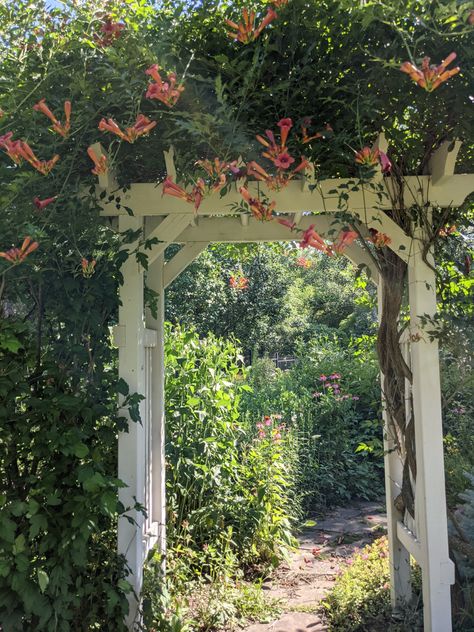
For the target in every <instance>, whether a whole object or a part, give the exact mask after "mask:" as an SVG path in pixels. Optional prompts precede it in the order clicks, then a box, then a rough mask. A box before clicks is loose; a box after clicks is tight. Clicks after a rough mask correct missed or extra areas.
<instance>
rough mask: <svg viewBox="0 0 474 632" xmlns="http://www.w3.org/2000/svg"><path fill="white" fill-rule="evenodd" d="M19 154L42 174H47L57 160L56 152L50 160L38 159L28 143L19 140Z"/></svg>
mask: <svg viewBox="0 0 474 632" xmlns="http://www.w3.org/2000/svg"><path fill="white" fill-rule="evenodd" d="M20 154H21V156H22V158H24V159H25V160H26V161H27V162H29V163H30V165H31V166H32V167H33V168H34V169H36V171H39V172H40V173H42V174H43V175H44V176H47V175H48V173H49V172H50V171H51V169H52V168H53V167H54V165H55V164H56V163H57V162H58V160H59V155H58V154H55V155H54V156H53V157H52V158H51V160H39V159H38V158H37V157H36V156H35V154H34V152H33V150H32V149H31V147H30V146H29V145H28V143H25V142H24V141H22V142H21V148H20Z"/></svg>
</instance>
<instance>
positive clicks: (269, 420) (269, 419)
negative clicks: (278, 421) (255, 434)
mask: <svg viewBox="0 0 474 632" xmlns="http://www.w3.org/2000/svg"><path fill="white" fill-rule="evenodd" d="M263 421H264V423H265V425H266V426H271V425H272V418H271V417H264V418H263Z"/></svg>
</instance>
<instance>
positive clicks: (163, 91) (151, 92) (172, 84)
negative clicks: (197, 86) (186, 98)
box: [145, 64, 184, 108]
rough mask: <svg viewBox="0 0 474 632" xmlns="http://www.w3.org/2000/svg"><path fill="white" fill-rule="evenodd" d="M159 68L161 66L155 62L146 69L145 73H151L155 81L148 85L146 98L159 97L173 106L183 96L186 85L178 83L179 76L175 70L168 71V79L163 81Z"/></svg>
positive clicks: (166, 103)
mask: <svg viewBox="0 0 474 632" xmlns="http://www.w3.org/2000/svg"><path fill="white" fill-rule="evenodd" d="M159 70H160V67H159V66H158V64H153V66H150V67H149V68H148V69H147V70H145V74H147V75H150V77H151V78H152V79H153V80H154V82H155V83H150V84H149V85H148V90H147V92H146V98H147V99H158V101H161V102H162V103H164V104H165V105H167V106H168V107H169V108H171V107H173V105H175V104H176V102H177V101H178V99H179V97H180V96H181V93H182V92H183V90H184V86H183V85H178V86H177V85H176V82H177V76H176V73H174V72H170V73H168V77H167V78H166V81H163V79H162V78H161V75H160V73H159Z"/></svg>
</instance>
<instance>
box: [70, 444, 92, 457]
mask: <svg viewBox="0 0 474 632" xmlns="http://www.w3.org/2000/svg"><path fill="white" fill-rule="evenodd" d="M72 453H73V454H74V456H77V458H78V459H83V458H84V457H85V456H87V455H88V454H89V448H88V447H87V446H86V444H85V443H76V445H74V446H73V447H72Z"/></svg>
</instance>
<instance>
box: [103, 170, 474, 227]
mask: <svg viewBox="0 0 474 632" xmlns="http://www.w3.org/2000/svg"><path fill="white" fill-rule="evenodd" d="M439 160H441V159H439ZM433 164H436V161H435V162H434V163H433ZM404 182H405V185H404V198H405V199H404V204H405V206H406V207H407V208H408V207H411V206H413V205H414V204H417V205H420V206H426V205H430V206H440V207H448V206H455V207H457V206H460V205H461V204H463V202H464V200H465V198H466V197H467V196H468V195H469V194H470V193H472V192H473V191H474V174H457V175H449V176H444V177H443V178H442V179H441V180H436V179H435V180H433V177H432V176H430V175H425V176H407V177H405V179H404ZM374 183H375V184H380V183H382V186H383V189H384V190H385V194H384V195H382V199H379V195H378V192H377V191H376V190H374V189H373V188H372V187H370V186H362V185H361V186H359V187H358V190H356V191H353V190H351V187H353V186H354V184H355V179H347V178H329V179H326V180H321V181H319V182H318V186H317V187H316V188H315V189H314V190H313V191H309V190H302V181H301V180H299V181H296V180H295V181H292V182H290V183H289V184H288V186H286V187H285V188H284V189H282V190H281V191H272V190H270V189H268V187H266V185H263V184H262V183H258V182H249V183H248V189H249V191H250V193H251V194H253V195H255V196H258V195H259V192H260V193H261V194H263V195H265V196H266V197H267V198H268V199H269V200H274V201H275V202H276V209H277V210H278V212H280V213H298V212H303V213H304V212H315V213H321V212H325V213H336V212H338V211H340V193H347V196H348V197H347V200H346V205H347V206H346V208H347V209H348V210H349V211H351V212H352V211H353V212H359V213H362V212H367V213H370V212H371V211H372V210H373V209H378V210H390V209H391V208H392V202H391V197H390V195H388V193H389V191H391V192H392V193H395V191H394V190H393V184H392V182H391V179H390V178H382V179H377V178H376V179H375V181H374ZM100 204H101V205H102V209H103V210H102V214H103V215H118V214H121V213H125V211H123V212H122V211H118V210H117V208H116V206H115V202H114V201H112V202H108V201H107V199H105V200H102V201H100ZM123 204H124V205H126V206H128V207H130V208H131V209H132V210H133V213H134V215H136V216H160V215H182V214H187V215H189V216H190V217H192V216H193V215H194V208H193V206H192V204H188V203H187V202H185V201H183V200H180V199H178V198H174V197H170V196H165V197H163V194H162V185H161V184H160V185H158V186H157V185H156V184H148V183H136V184H132V185H131V186H130V189H129V190H128V191H127V192H126V193H125V194H124V195H123ZM241 204H242V198H241V196H240V193H239V192H238V191H237V190H236V189H232V190H231V191H229V193H227V194H226V195H225V196H224V197H222V198H221V197H220V196H219V195H218V194H212V195H209V196H207V197H205V198H204V200H203V201H202V204H201V206H200V208H199V215H232V214H235V207H236V206H240V205H241Z"/></svg>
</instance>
